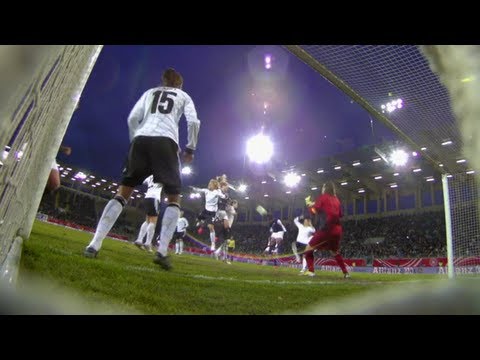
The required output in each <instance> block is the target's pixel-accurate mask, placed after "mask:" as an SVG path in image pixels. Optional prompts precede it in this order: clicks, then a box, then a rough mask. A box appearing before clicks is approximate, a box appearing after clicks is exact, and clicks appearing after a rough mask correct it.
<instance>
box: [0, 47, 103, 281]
mask: <svg viewBox="0 0 480 360" xmlns="http://www.w3.org/2000/svg"><path fill="white" fill-rule="evenodd" d="M102 47H103V46H102V45H36V46H0V83H1V84H2V86H1V90H0V119H1V120H0V149H1V150H2V152H3V156H2V158H1V159H0V161H1V163H0V279H1V280H5V281H6V282H8V283H14V282H15V280H16V275H17V271H18V264H19V260H20V254H21V249H22V242H23V241H24V240H25V239H28V237H29V236H30V232H31V230H32V226H33V222H34V220H35V216H36V213H37V209H38V206H39V204H40V201H41V198H42V195H43V192H44V189H45V185H46V183H47V179H48V176H49V173H50V169H51V168H52V163H53V161H54V160H55V158H56V155H57V152H58V150H59V148H60V145H61V142H62V139H63V137H64V135H65V132H66V130H67V127H68V124H69V122H70V119H71V117H72V114H73V112H74V110H75V108H76V106H77V104H78V101H79V99H80V96H81V94H82V91H83V89H84V87H85V84H86V82H87V79H88V77H89V76H90V73H91V71H92V68H93V66H94V64H95V62H96V60H97V58H98V55H99V54H100V51H101V49H102Z"/></svg>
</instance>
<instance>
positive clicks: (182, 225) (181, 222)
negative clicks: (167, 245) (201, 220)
mask: <svg viewBox="0 0 480 360" xmlns="http://www.w3.org/2000/svg"><path fill="white" fill-rule="evenodd" d="M187 228H188V220H187V219H185V218H184V217H181V218H179V219H178V221H177V232H184V231H186V230H187Z"/></svg>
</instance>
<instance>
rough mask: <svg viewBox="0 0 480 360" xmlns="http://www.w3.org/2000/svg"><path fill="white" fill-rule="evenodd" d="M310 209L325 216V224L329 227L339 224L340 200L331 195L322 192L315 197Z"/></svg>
mask: <svg viewBox="0 0 480 360" xmlns="http://www.w3.org/2000/svg"><path fill="white" fill-rule="evenodd" d="M312 209H314V212H315V213H316V214H319V215H320V216H322V215H323V216H325V225H326V226H327V227H329V228H331V227H332V226H334V225H340V218H341V217H343V210H342V205H341V204H340V200H339V199H338V198H337V197H336V196H333V195H329V194H322V195H319V196H318V197H317V199H316V200H315V204H314V205H313V207H312Z"/></svg>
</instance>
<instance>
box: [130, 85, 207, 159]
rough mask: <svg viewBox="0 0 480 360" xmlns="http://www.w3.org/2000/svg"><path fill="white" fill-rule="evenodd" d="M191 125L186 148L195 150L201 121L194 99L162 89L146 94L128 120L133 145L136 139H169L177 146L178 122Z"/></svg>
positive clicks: (152, 90)
mask: <svg viewBox="0 0 480 360" xmlns="http://www.w3.org/2000/svg"><path fill="white" fill-rule="evenodd" d="M182 114H185V118H186V119H187V122H188V144H187V148H189V149H192V150H195V149H196V146H197V140H198V131H199V129H200V120H198V118H197V111H196V110H195V105H194V104H193V101H192V99H191V97H190V96H189V95H188V94H187V93H186V92H185V91H183V90H181V89H177V88H172V87H165V86H159V87H156V88H153V89H149V90H147V91H146V92H145V93H144V94H143V95H142V97H141V98H140V99H139V100H138V101H137V103H136V104H135V106H134V107H133V109H132V111H131V112H130V115H129V116H128V128H129V133H130V141H132V140H133V138H134V137H136V136H140V135H142V136H166V137H169V138H171V139H172V140H174V141H175V142H176V143H177V145H178V122H179V120H180V117H181V116H182Z"/></svg>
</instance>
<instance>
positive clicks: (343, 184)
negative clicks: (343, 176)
mask: <svg viewBox="0 0 480 360" xmlns="http://www.w3.org/2000/svg"><path fill="white" fill-rule="evenodd" d="M340 185H342V186H345V185H348V182H347V181H343V182H341V183H340Z"/></svg>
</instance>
